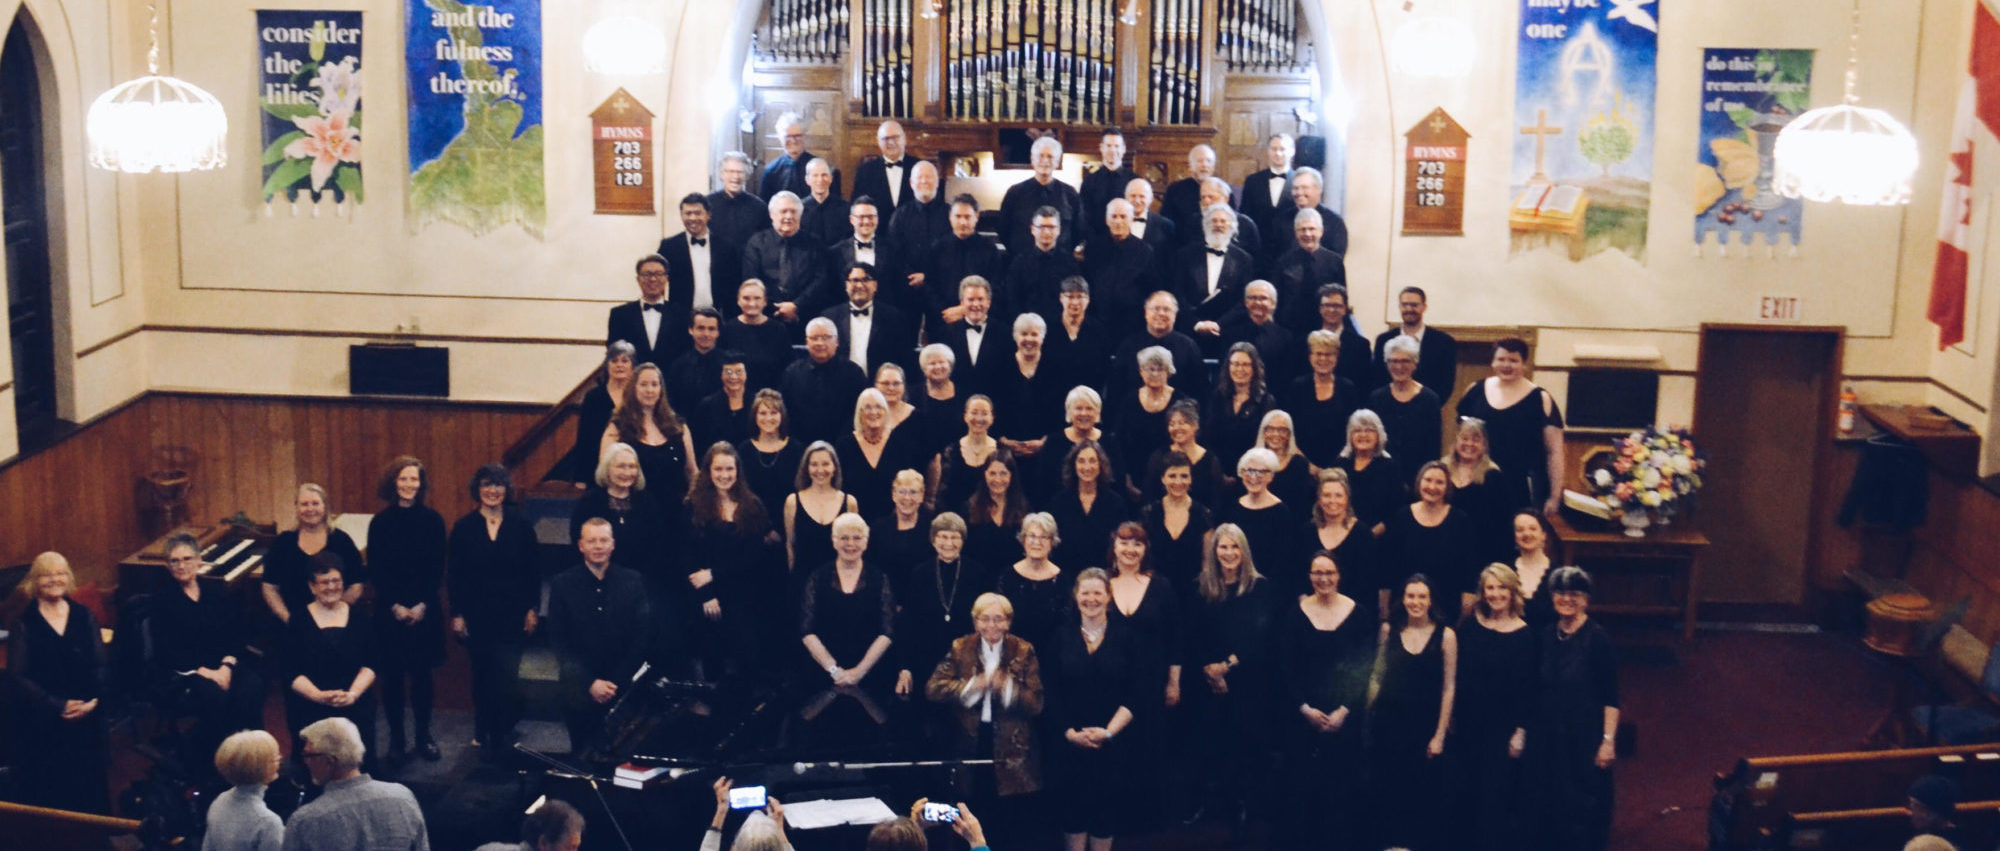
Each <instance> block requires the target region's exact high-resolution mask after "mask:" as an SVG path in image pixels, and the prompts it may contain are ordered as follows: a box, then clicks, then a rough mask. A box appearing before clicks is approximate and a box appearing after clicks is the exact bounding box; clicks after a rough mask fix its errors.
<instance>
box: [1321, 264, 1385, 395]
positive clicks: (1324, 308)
mask: <svg viewBox="0 0 2000 851" xmlns="http://www.w3.org/2000/svg"><path fill="white" fill-rule="evenodd" d="M1319 327H1320V330H1324V331H1329V332H1332V333H1334V334H1337V335H1339V336H1340V362H1339V363H1338V364H1337V365H1336V366H1335V367H1334V368H1333V374H1334V375H1337V376H1339V377H1341V378H1345V379H1347V380H1348V381H1352V382H1354V389H1356V390H1359V391H1361V392H1362V393H1363V394H1366V393H1367V392H1369V391H1371V390H1374V389H1375V388H1376V386H1377V385H1376V383H1375V381H1376V375H1375V359H1374V354H1373V351H1372V350H1371V349H1370V348H1369V345H1368V338H1367V337H1363V336H1361V329H1360V328H1358V327H1356V326H1355V324H1354V317H1353V314H1352V311H1351V310H1350V309H1349V306H1348V303H1347V288H1346V287H1344V286H1341V285H1340V284H1321V285H1320V288H1319Z"/></svg>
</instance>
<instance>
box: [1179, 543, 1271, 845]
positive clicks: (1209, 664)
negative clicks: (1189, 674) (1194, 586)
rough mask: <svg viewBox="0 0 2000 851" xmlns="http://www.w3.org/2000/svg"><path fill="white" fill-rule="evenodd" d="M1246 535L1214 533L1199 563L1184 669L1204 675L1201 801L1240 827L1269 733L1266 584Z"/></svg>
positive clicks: (1196, 693) (1200, 692)
mask: <svg viewBox="0 0 2000 851" xmlns="http://www.w3.org/2000/svg"><path fill="white" fill-rule="evenodd" d="M1252 555H1253V551H1252V549H1251V546H1250V541H1249V539H1248V538H1247V537H1245V535H1244V532H1243V529H1241V528H1240V527H1238V526H1236V525H1235V524H1233V523H1223V524H1221V525H1219V526H1216V527H1215V533H1214V534H1212V535H1210V536H1209V544H1208V551H1207V553H1206V556H1205V558H1204V559H1203V561H1202V567H1201V579H1200V585H1199V587H1200V592H1201V593H1200V598H1199V600H1200V602H1199V604H1198V605H1199V606H1200V608H1199V609H1198V610H1197V611H1196V612H1195V614H1194V617H1193V621H1194V623H1195V624H1196V630H1197V632H1196V638H1195V639H1194V640H1193V642H1192V643H1191V646H1190V650H1191V653H1190V656H1189V663H1190V664H1191V665H1193V666H1194V667H1195V668H1196V669H1198V670H1199V671H1200V672H1201V679H1199V680H1197V681H1196V683H1197V685H1196V687H1195V688H1194V689H1191V690H1190V691H1191V694H1190V695H1189V696H1190V697H1197V698H1199V702H1198V703H1196V704H1195V706H1196V709H1197V711H1196V715H1197V716H1198V717H1200V718H1201V719H1202V722H1201V727H1200V729H1201V730H1202V731H1203V732H1202V734H1201V741H1200V742H1199V743H1198V744H1197V748H1198V752H1199V753H1201V754H1202V759H1201V764H1202V765H1206V766H1209V770H1210V774H1209V775H1208V777H1207V778H1206V781H1205V782H1206V783H1208V784H1209V788H1208V789H1207V790H1206V794H1205V795H1204V799H1205V800H1206V801H1208V804H1209V806H1210V807H1213V808H1217V809H1214V810H1212V811H1213V812H1215V813H1217V814H1219V815H1221V816H1222V817H1224V818H1225V819H1229V820H1231V821H1233V822H1234V823H1235V825H1236V826H1237V827H1238V828H1239V829H1240V828H1241V827H1242V826H1244V825H1245V824H1247V822H1248V820H1249V817H1250V811H1249V810H1250V806H1251V802H1252V801H1253V800H1255V799H1256V795H1257V794H1258V787H1259V785H1260V781H1261V778H1262V775H1263V774H1264V772H1265V768H1266V767H1267V766H1269V765H1270V761H1269V759H1268V758H1267V756H1268V755H1267V754H1266V753H1265V751H1266V747H1267V745H1268V736H1267V733H1268V731H1269V729H1270V723H1269V722H1270V716H1269V714H1268V710H1269V708H1270V705H1271V704H1270V691H1269V689H1270V675H1271V671H1270V670H1269V669H1270V666H1271V659H1270V652H1271V650H1272V649H1273V644H1272V634H1271V621H1272V618H1273V615H1274V614H1275V611H1274V607H1273V605H1272V596H1273V594H1272V588H1271V583H1270V582H1269V581H1268V580H1266V579H1265V578H1264V576H1263V574H1260V573H1258V572H1257V566H1256V563H1255V562H1254V561H1253V560H1252Z"/></svg>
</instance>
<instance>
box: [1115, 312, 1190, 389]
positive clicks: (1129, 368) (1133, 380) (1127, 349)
mask: <svg viewBox="0 0 2000 851" xmlns="http://www.w3.org/2000/svg"><path fill="white" fill-rule="evenodd" d="M1180 310H1181V306H1180V302H1179V301H1178V300H1177V299H1175V298H1174V294H1173V293H1170V292H1167V291H1165V290H1161V291H1159V292H1155V293H1153V294H1152V295H1150V296H1147V297H1146V328H1145V333H1143V334H1133V335H1132V336H1131V337H1128V338H1126V340H1125V342H1123V343H1119V344H1118V351H1117V352H1116V353H1114V354H1113V355H1112V356H1111V385H1112V386H1111V397H1112V398H1120V399H1122V398H1124V396H1125V394H1127V393H1131V392H1133V391H1135V390H1136V389H1137V388H1138V387H1139V350H1141V349H1144V348H1147V347H1148V346H1159V347H1161V348H1164V349H1166V350H1167V353H1168V354H1170V355H1173V358H1174V375H1173V377H1172V378H1170V379H1168V383H1169V384H1172V385H1173V386H1174V388H1175V389H1177V390H1179V391H1181V392H1182V393H1186V394H1188V395H1189V396H1193V397H1195V398H1197V399H1205V398H1208V393H1209V391H1210V390H1211V389H1213V388H1212V386H1211V385H1210V384H1209V380H1208V365H1207V364H1204V363H1202V360H1201V348H1200V347H1199V346H1197V345H1195V342H1194V340H1192V339H1189V338H1188V335H1186V334H1183V333H1181V332H1179V331H1175V330H1174V323H1175V322H1176V321H1177V320H1178V319H1179V317H1180Z"/></svg>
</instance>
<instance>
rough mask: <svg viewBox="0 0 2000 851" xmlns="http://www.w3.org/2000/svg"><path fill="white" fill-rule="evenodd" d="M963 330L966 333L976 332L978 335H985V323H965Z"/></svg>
mask: <svg viewBox="0 0 2000 851" xmlns="http://www.w3.org/2000/svg"><path fill="white" fill-rule="evenodd" d="M965 330H966V331H967V332H978V333H980V334H984V333H986V323H984V322H967V323H965Z"/></svg>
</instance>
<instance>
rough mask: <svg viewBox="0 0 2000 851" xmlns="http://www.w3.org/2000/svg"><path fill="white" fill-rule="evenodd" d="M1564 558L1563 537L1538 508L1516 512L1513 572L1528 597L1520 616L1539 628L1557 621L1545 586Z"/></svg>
mask: <svg viewBox="0 0 2000 851" xmlns="http://www.w3.org/2000/svg"><path fill="white" fill-rule="evenodd" d="M1562 562H1563V550H1562V539H1561V538H1558V537H1556V530H1555V527H1554V526H1551V525H1550V524H1549V518H1548V516H1547V515H1544V514H1543V513H1542V512H1541V509H1539V508H1525V509H1522V510H1520V511H1517V512H1514V574H1515V576H1517V577H1519V578H1520V580H1521V596H1522V597H1523V598H1524V599H1526V601H1527V602H1526V603H1524V604H1523V605H1524V606H1525V611H1524V612H1523V613H1522V615H1521V617H1522V618H1524V619H1526V620H1527V621H1528V625H1529V626H1531V627H1535V628H1536V629H1540V628H1542V627H1545V626H1548V625H1549V624H1552V623H1555V620H1556V607H1555V604H1554V603H1553V602H1551V601H1550V600H1549V596H1550V595H1549V592H1548V591H1547V590H1546V587H1545V586H1546V585H1547V579H1548V576H1549V573H1550V572H1552V571H1554V570H1555V569H1556V567H1557V566H1559V565H1561V564H1562Z"/></svg>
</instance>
